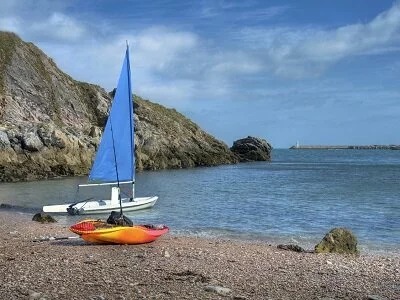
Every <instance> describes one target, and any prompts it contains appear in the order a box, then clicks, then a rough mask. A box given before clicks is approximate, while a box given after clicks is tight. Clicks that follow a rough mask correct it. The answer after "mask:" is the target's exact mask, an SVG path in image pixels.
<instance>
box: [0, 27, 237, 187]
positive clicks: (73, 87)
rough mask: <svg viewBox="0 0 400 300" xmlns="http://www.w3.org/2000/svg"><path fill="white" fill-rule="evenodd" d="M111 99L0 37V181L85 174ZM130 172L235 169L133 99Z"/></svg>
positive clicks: (212, 145) (170, 119)
mask: <svg viewBox="0 0 400 300" xmlns="http://www.w3.org/2000/svg"><path fill="white" fill-rule="evenodd" d="M110 103H111V96H110V95H109V94H108V93H107V92H106V91H105V90H104V89H103V88H101V87H99V86H96V85H92V84H88V83H84V82H79V81H76V80H74V79H73V78H71V77H70V76H69V75H67V74H65V73H63V72H62V71H61V70H59V69H58V68H57V66H56V64H55V63H54V62H53V61H52V59H51V58H49V57H47V56H46V55H45V54H44V53H43V52H42V51H41V50H40V49H39V48H37V47H36V46H35V45H34V44H32V43H26V42H24V41H22V40H21V39H20V38H19V37H18V36H16V35H15V34H13V33H8V32H0V181H12V180H26V179H28V180H29V179H36V178H47V177H54V176H60V175H71V176H74V175H84V174H87V173H88V171H89V169H90V166H91V162H92V159H93V156H94V153H95V151H96V147H97V146H98V143H99V140H100V135H101V131H102V128H103V127H104V125H105V122H106V118H107V112H108V109H109V106H110ZM134 106H135V124H136V127H135V145H136V167H137V169H138V170H144V169H151V170H155V169H164V168H185V167H194V166H211V165H218V164H228V163H236V162H237V161H238V158H237V157H236V155H235V154H233V153H232V152H231V151H230V149H229V148H228V147H227V146H226V145H225V144H224V143H222V142H220V141H218V140H217V139H215V138H214V137H212V136H210V135H209V134H207V133H206V132H204V131H203V130H201V129H200V128H199V127H198V126H197V125H196V124H194V123H193V122H192V121H190V120H189V119H187V118H185V117H184V116H183V115H182V114H180V113H178V112H177V111H175V110H174V109H167V108H165V107H163V106H161V105H158V104H155V103H151V102H150V101H148V100H143V99H141V98H140V97H137V96H135V98H134Z"/></svg>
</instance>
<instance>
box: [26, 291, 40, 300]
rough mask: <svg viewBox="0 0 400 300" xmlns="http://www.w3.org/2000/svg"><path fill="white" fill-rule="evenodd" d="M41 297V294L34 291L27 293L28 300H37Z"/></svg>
mask: <svg viewBox="0 0 400 300" xmlns="http://www.w3.org/2000/svg"><path fill="white" fill-rule="evenodd" d="M41 295H42V293H38V292H35V291H29V299H30V300H33V299H39V298H40V296H41Z"/></svg>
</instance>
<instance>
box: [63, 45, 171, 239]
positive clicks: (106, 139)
mask: <svg viewBox="0 0 400 300" xmlns="http://www.w3.org/2000/svg"><path fill="white" fill-rule="evenodd" d="M130 78H131V76H130V63H129V46H128V44H127V47H126V54H125V59H124V63H123V66H122V71H121V75H120V79H119V82H118V87H117V90H116V93H115V96H114V101H113V104H112V107H111V111H110V115H109V117H108V120H107V124H106V127H105V129H104V133H103V136H102V140H101V143H100V146H99V150H98V152H97V154H96V158H95V161H94V164H93V167H92V170H91V172H90V175H89V179H90V180H99V181H103V182H115V181H116V182H117V187H113V188H112V192H111V201H109V202H106V204H105V205H104V206H106V208H105V209H104V210H102V211H106V210H112V211H111V215H110V216H109V217H108V219H107V221H102V220H83V221H81V222H78V223H77V224H75V225H72V226H71V227H70V228H69V229H70V230H71V231H72V232H74V233H76V234H78V235H79V236H80V237H81V238H82V239H83V240H85V241H87V242H90V243H96V244H143V243H150V242H153V241H154V240H155V239H157V238H158V237H160V236H161V235H163V234H165V233H167V232H168V231H169V228H168V227H167V226H165V225H156V226H154V225H133V223H132V221H131V220H130V219H129V218H127V217H125V216H124V215H123V211H129V210H134V209H137V207H138V206H137V205H134V203H135V202H137V201H138V200H136V201H129V200H128V201H124V200H123V199H122V198H121V194H120V189H119V185H120V183H121V180H122V181H124V182H128V183H130V184H132V192H134V190H133V188H134V170H135V168H134V166H135V159H134V152H133V149H134V131H133V120H134V119H133V102H132V98H131V97H132V92H131V81H130ZM139 199H140V200H139V201H140V203H144V204H143V205H154V203H155V201H156V200H157V197H148V198H139ZM93 203H94V204H93V205H92V206H89V207H90V210H87V208H85V207H83V206H81V207H80V208H79V209H80V210H82V211H83V212H85V213H90V212H92V211H96V209H97V211H99V210H98V208H100V209H101V203H100V202H93ZM146 203H147V204H146ZM87 204H91V202H88V203H87ZM96 204H97V207H96ZM132 204H133V205H132ZM116 208H117V209H118V210H119V212H117V211H116V210H117V209H116Z"/></svg>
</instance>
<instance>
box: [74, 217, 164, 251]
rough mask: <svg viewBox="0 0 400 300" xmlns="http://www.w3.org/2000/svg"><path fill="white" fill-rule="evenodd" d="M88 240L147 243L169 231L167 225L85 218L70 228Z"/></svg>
mask: <svg viewBox="0 0 400 300" xmlns="http://www.w3.org/2000/svg"><path fill="white" fill-rule="evenodd" d="M69 229H70V230H71V231H72V232H73V233H76V234H78V235H80V236H81V238H82V239H84V240H85V241H87V242H91V243H96V244H129V245H134V244H145V243H150V242H153V241H154V240H156V239H157V238H158V237H160V236H161V235H163V234H165V233H167V232H168V230H169V228H168V227H167V226H165V225H157V226H154V225H134V226H118V225H111V224H108V223H106V222H104V221H101V220H84V221H81V222H79V223H77V224H75V225H73V226H71V227H70V228H69Z"/></svg>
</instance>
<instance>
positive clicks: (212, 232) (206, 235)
mask: <svg viewBox="0 0 400 300" xmlns="http://www.w3.org/2000/svg"><path fill="white" fill-rule="evenodd" d="M38 212H40V210H35V209H32V208H28V209H24V210H21V209H18V208H12V207H11V208H10V207H9V208H0V214H9V215H10V217H12V218H18V216H20V217H21V218H23V219H25V220H29V219H32V217H33V215H34V214H35V213H38ZM50 215H51V216H52V217H53V218H54V219H55V220H56V221H57V223H56V224H57V225H58V226H61V227H64V228H67V227H69V226H71V225H73V224H75V223H76V222H78V221H80V220H83V219H90V218H92V216H83V215H81V216H79V215H78V216H69V215H57V214H50ZM107 216H108V215H95V219H106V218H107ZM131 219H132V220H135V217H134V216H132V217H131ZM134 222H135V223H137V222H136V221H134ZM165 225H168V224H165ZM324 234H325V233H324ZM324 234H322V235H321V236H308V237H293V236H290V235H286V236H283V235H278V234H277V235H274V236H271V235H261V234H254V233H243V232H235V231H232V230H224V229H220V228H210V229H207V228H197V229H196V228H191V229H186V230H179V229H175V228H173V227H170V232H169V235H171V236H174V237H178V238H179V237H180V238H200V239H211V240H223V241H227V242H229V241H231V242H234V243H235V242H238V243H246V244H260V245H268V246H273V247H276V246H277V245H279V244H293V245H298V246H300V247H302V248H303V249H305V250H307V251H313V250H314V247H315V245H316V244H317V243H319V242H320V241H321V240H322V238H323V237H324ZM357 247H358V249H359V251H360V253H361V254H364V255H373V256H387V257H392V256H400V245H396V244H393V245H382V244H380V243H371V242H370V243H363V242H362V241H361V242H360V241H358V246H357Z"/></svg>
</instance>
